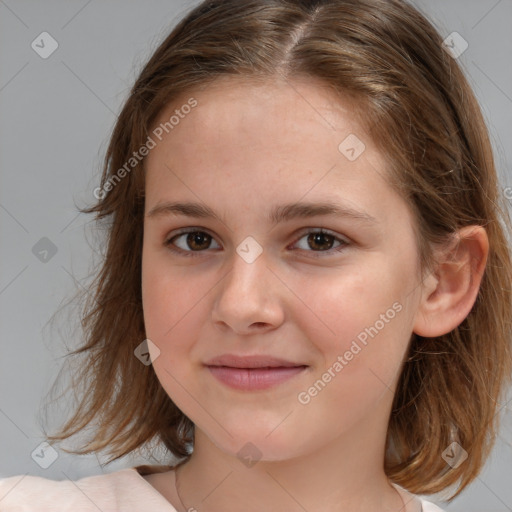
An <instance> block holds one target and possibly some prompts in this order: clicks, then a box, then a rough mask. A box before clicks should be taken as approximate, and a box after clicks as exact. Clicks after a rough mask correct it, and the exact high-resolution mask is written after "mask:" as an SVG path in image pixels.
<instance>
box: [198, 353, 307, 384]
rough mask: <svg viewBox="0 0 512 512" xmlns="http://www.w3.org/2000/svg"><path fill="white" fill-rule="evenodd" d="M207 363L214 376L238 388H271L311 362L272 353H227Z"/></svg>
mask: <svg viewBox="0 0 512 512" xmlns="http://www.w3.org/2000/svg"><path fill="white" fill-rule="evenodd" d="M206 366H207V368H208V370H210V372H211V373H212V375H213V376H214V377H216V378H217V379H218V380H220V381H221V382H223V383H224V384H226V385H227V386H230V387H232V388H234V389H239V390H244V391H255V390H260V389H267V388H270V387H272V386H275V385H277V384H281V383H282V382H284V381H286V380H288V379H290V378H292V377H293V376H294V375H297V374H298V373H300V372H302V371H303V370H304V369H305V368H306V367H307V365H304V364H300V363H299V364H298V363H293V362H291V361H285V360H284V359H279V358H275V357H272V356H265V355H261V356H260V355H255V356H236V355H233V354H225V355H222V356H219V357H215V358H213V359H210V360H209V361H208V362H207V363H206Z"/></svg>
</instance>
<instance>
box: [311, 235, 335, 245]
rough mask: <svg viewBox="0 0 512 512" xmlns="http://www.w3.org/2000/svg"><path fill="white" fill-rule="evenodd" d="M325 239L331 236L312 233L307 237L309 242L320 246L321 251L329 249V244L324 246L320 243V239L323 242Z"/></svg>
mask: <svg viewBox="0 0 512 512" xmlns="http://www.w3.org/2000/svg"><path fill="white" fill-rule="evenodd" d="M325 237H332V236H331V235H328V234H325V233H312V234H311V235H310V236H309V238H310V241H312V242H313V244H317V245H320V246H322V247H321V248H323V249H326V248H327V249H328V248H329V247H328V246H329V245H330V243H329V242H327V243H324V244H322V243H321V242H320V240H322V239H323V240H325Z"/></svg>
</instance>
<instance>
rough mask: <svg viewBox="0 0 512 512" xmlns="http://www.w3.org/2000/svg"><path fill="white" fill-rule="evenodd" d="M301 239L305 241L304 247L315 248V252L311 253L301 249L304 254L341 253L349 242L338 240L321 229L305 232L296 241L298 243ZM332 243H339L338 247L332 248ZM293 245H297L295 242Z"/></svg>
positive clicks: (317, 256) (318, 255) (317, 255)
mask: <svg viewBox="0 0 512 512" xmlns="http://www.w3.org/2000/svg"><path fill="white" fill-rule="evenodd" d="M302 239H306V246H309V247H313V248H316V250H313V251H308V250H307V249H301V250H305V251H306V252H316V253H318V252H321V253H329V254H331V253H332V252H341V251H342V250H343V249H344V248H345V246H347V245H349V242H348V241H347V240H345V239H343V238H340V237H338V236H336V235H334V234H332V233H329V232H328V231H325V230H323V229H320V230H310V231H307V232H305V233H303V235H302V236H301V237H300V238H299V239H298V241H300V240H302ZM334 242H339V245H338V246H337V247H334V248H333V247H332V245H333V243H334ZM295 243H296V244H297V242H295ZM318 249H319V250H318ZM322 249H323V250H322ZM312 256H313V257H314V258H323V257H324V256H323V255H320V254H314V255H312Z"/></svg>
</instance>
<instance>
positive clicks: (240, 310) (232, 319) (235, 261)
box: [212, 251, 286, 334]
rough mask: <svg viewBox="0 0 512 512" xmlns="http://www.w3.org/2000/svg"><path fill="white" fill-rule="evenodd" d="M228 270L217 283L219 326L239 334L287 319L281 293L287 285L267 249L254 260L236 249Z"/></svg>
mask: <svg viewBox="0 0 512 512" xmlns="http://www.w3.org/2000/svg"><path fill="white" fill-rule="evenodd" d="M226 272H227V274H226V275H225V277H224V278H223V279H222V280H221V282H220V283H219V286H218V287H216V289H217V295H216V297H215V301H214V305H213V310H212V320H213V323H214V324H215V325H216V326H217V327H219V328H220V329H222V330H223V331H227V330H229V329H232V330H233V331H234V332H236V333H237V334H251V333H253V332H254V333H259V334H261V332H262V331H264V330H271V329H275V328H276V327H278V326H279V325H280V324H281V323H282V322H283V318H284V312H283V302H282V300H281V299H282V297H281V294H282V293H283V290H285V289H286V288H285V287H284V286H283V284H282V283H281V282H280V280H279V279H278V278H277V276H276V274H275V272H274V270H273V269H271V268H270V266H269V261H268V258H267V257H266V254H265V251H263V252H262V253H261V254H260V255H259V256H258V257H257V258H256V259H255V260H254V261H252V262H248V261H246V260H245V259H244V258H243V257H241V256H240V255H239V254H238V253H237V252H234V253H233V256H232V258H231V260H230V266H229V268H227V269H226Z"/></svg>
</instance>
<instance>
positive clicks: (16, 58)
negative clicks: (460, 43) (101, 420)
mask: <svg viewBox="0 0 512 512" xmlns="http://www.w3.org/2000/svg"><path fill="white" fill-rule="evenodd" d="M195 3H196V2H186V1H184V0H182V1H177V0H174V1H170V0H151V1H144V2H143V1H137V2H135V1H131V2H126V1H125V2H121V0H116V1H112V0H111V1H109V2H99V1H98V0H89V1H87V0H80V1H77V0H72V1H69V0H68V1H66V2H64V1H57V0H48V1H45V2H40V1H35V0H32V1H27V0H21V1H16V2H15V1H14V0H5V1H4V0H0V48H1V50H0V71H1V72H0V109H1V110H0V111H1V116H0V130H1V132H0V169H1V187H0V229H1V245H0V247H1V253H0V329H1V334H0V336H1V356H0V390H1V395H0V477H2V476H11V475H18V474H27V473H28V474H31V475H40V476H44V477H46V478H52V479H58V480H60V479H64V478H66V477H68V478H71V479H77V478H81V477H84V476H89V475H93V474H99V473H101V472H107V473H108V472H111V471H115V470H117V469H121V468H124V467H129V466H130V465H133V464H139V463H146V462H149V463H159V462H161V460H159V459H158V456H157V455H155V457H153V458H151V457H150V458H146V459H143V458H141V457H140V456H139V457H138V458H137V457H135V456H132V457H126V458H124V459H121V460H119V461H116V462H114V463H112V464H110V465H109V466H107V467H105V468H101V467H100V466H99V464H100V462H104V461H105V460H106V459H102V458H100V457H97V456H94V455H90V456H75V455H70V454H67V453H65V452H64V451H62V450H60V449H58V450H57V455H58V457H57V459H56V460H55V462H53V463H52V464H51V465H50V466H49V467H48V468H47V469H43V468H42V467H40V466H39V465H38V464H36V463H35V462H34V460H33V458H32V457H31V454H32V453H34V450H36V448H37V447H38V446H39V445H40V443H41V442H42V441H43V440H44V437H43V435H42V432H41V428H40V422H41V419H40V418H41V414H42V413H41V404H42V401H43V400H44V399H45V397H46V396H47V393H48V391H49V389H50V386H51V385H52V384H53V382H54V379H55V377H56V375H57V373H58V372H59V370H60V369H61V368H62V364H63V358H62V355H63V354H64V353H65V351H66V350H65V347H64V343H68V344H70V345H73V343H74V342H75V340H76V337H77V336H78V334H79V333H78V332H77V331H76V330H75V331H74V330H73V328H74V326H76V323H77V319H76V317H73V315H72V314H69V312H68V313H67V315H68V316H60V317H58V320H56V321H55V322H54V323H51V324H50V323H49V319H50V318H51V317H52V315H53V314H54V313H55V312H56V311H57V310H58V309H59V307H61V306H62V305H63V301H65V300H66V299H68V298H69V297H71V296H72V294H73V293H74V292H75V290H76V289H77V288H80V287H83V286H85V285H86V282H87V278H88V276H89V274H90V273H91V272H93V271H94V270H95V268H97V265H98V261H99V254H97V251H95V249H94V248H95V245H94V244H95V243H97V242H98V239H99V237H98V235H97V234H96V235H95V234H94V231H93V225H92V222H91V218H89V217H87V218H85V216H82V215H78V212H77V209H76V206H80V207H83V206H85V205H86V204H90V203H91V202H92V201H94V197H93V195H92V192H93V190H94V188H95V187H96V186H97V185H98V184H99V173H100V167H101V160H102V157H103V154H104V151H105V149H106V143H107V140H108V136H109V133H110V130H111V129H112V127H113V124H114V121H115V119H116V113H117V112H118V111H119V109H120V107H121V104H122V102H123V100H124V99H125V98H126V96H127V94H128V91H129V88H130V86H131V84H132V83H133V80H134V78H135V77H136V75H137V71H138V70H140V68H141V66H142V64H143V63H144V62H145V60H146V58H147V57H148V56H149V54H150V53H151V52H152V51H153V50H154V49H155V48H156V46H157V45H158V43H159V42H160V41H161V40H162V39H163V37H164V36H165V35H166V34H167V33H168V31H169V30H170V29H171V27H172V26H174V25H175V23H176V22H177V21H178V20H179V19H180V18H181V17H182V15H183V14H184V12H185V11H186V10H188V9H189V8H190V7H191V6H192V5H194V4H195ZM414 3H415V4H416V5H417V6H418V7H420V8H421V9H422V10H423V11H424V12H426V13H427V14H428V15H429V17H430V19H431V20H432V21H434V23H435V24H436V26H437V27H438V30H439V31H440V32H441V34H442V35H443V37H445V36H448V34H450V33H451V32H453V31H457V32H459V33H460V34H461V35H462V36H463V37H464V39H465V40H467V42H468V43H469V47H468V49H467V50H466V51H465V52H464V53H463V54H462V56H461V57H459V62H461V63H462V65H463V67H464V69H465V71H466V73H467V75H468V76H469V79H470V81H471V84H472V85H473V87H474V89H475V92H476V94H477V97H478V99H479V101H480V103H481V105H482V108H483V111H484V114H485V117H486V119H487V122H488V125H489V129H490V132H491V137H492V140H493V145H494V148H495V155H496V161H497V165H498V170H499V175H500V180H501V184H502V187H505V186H510V185H512V175H511V171H512V169H511V152H512V145H511V144H510V130H511V126H512V70H511V65H510V55H512V30H511V28H510V25H511V22H512V0H499V1H497V0H472V1H469V0H445V1H442V0H435V1H428V2H427V1H426V0H423V1H421V0H416V1H415V2H414ZM43 31H47V32H49V33H50V34H51V35H52V37H53V38H55V40H56V41H57V42H58V44H59V46H58V49H57V50H56V51H55V52H54V53H53V54H52V55H51V56H50V57H48V58H47V59H43V58H41V57H40V56H39V55H38V54H37V53H36V52H35V51H34V50H33V49H32V48H31V43H32V41H34V40H35V39H36V37H37V36H38V35H39V34H40V33H41V32H43ZM507 62H508V64H507ZM44 237H46V238H48V239H49V240H50V241H51V243H52V244H53V245H54V246H55V248H56V250H57V252H56V253H55V254H54V255H52V252H49V253H48V255H47V256H46V261H44V258H45V257H44V256H42V255H40V256H39V257H37V251H35V250H34V251H33V247H34V246H35V245H36V244H37V243H39V244H43V245H42V246H44V244H47V245H48V244H49V242H48V241H42V242H40V240H41V239H42V238H44ZM38 247H40V246H36V248H38ZM34 252H36V254H34ZM40 258H43V261H41V259H40ZM511 397H512V394H511ZM511 403H512V402H511ZM62 413H63V414H64V411H62ZM50 419H51V420H55V422H58V419H59V416H58V414H57V412H56V413H55V415H54V416H52V417H51V418H50ZM51 424H52V423H51V422H50V426H51ZM511 441H512V414H511V411H510V404H509V408H506V407H505V408H504V409H503V410H502V427H501V431H500V436H499V439H498V442H497V445H496V447H495V449H494V451H493V453H492V456H491V457H490V459H489V460H488V462H487V464H486V466H485V468H484V470H483V472H482V473H481V474H480V475H479V477H478V478H477V479H476V481H475V482H474V483H473V484H472V485H471V486H470V487H469V488H468V489H467V490H466V491H464V493H463V494H462V495H461V496H460V497H458V498H456V499H455V500H454V501H453V502H452V503H451V504H449V505H444V507H445V508H446V509H447V510H450V511H460V512H462V511H464V512H474V511H482V512H483V511H485V512H498V511H500V512H501V511H510V510H512V486H511V485H510V482H511V476H512V444H511ZM65 446H66V445H65ZM34 458H35V457H34ZM439 503H440V504H442V502H441V501H439Z"/></svg>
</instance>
